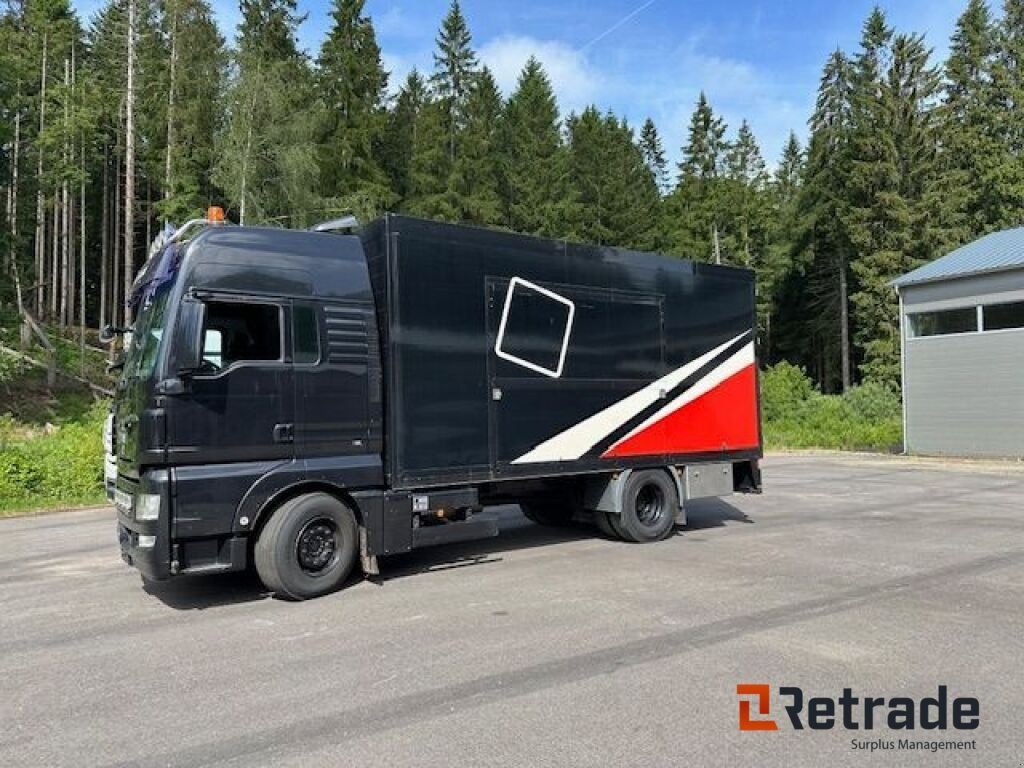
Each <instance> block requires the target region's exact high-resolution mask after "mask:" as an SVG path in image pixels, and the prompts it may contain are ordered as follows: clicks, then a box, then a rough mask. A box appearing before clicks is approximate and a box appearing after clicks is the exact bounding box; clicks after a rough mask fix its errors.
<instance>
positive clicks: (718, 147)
mask: <svg viewBox="0 0 1024 768" xmlns="http://www.w3.org/2000/svg"><path fill="white" fill-rule="evenodd" d="M725 129H726V127H725V122H724V121H723V120H722V118H720V117H717V116H716V115H715V113H714V110H713V109H712V108H711V105H710V104H709V102H708V100H707V97H706V96H705V95H704V93H703V92H702V93H701V94H700V97H699V98H698V100H697V106H696V108H695V109H694V112H693V115H692V116H691V118H690V125H689V129H688V131H687V141H686V145H685V146H684V147H683V159H682V161H681V162H680V163H679V182H678V184H677V185H676V188H675V190H674V191H673V193H672V195H671V197H670V199H669V200H668V202H667V204H666V209H667V216H668V218H669V222H670V224H669V228H670V230H671V238H672V244H673V248H674V250H676V251H677V252H678V253H681V254H682V255H683V256H686V257H687V258H693V259H700V260H707V261H712V260H714V259H715V258H716V253H717V254H718V255H721V248H722V235H723V233H722V231H721V227H722V221H721V218H722V217H721V215H720V214H721V208H722V205H723V198H724V194H725V185H724V184H723V183H722V171H723V167H724V162H725V151H726V147H727V145H726V141H725ZM716 238H717V246H716ZM716 248H717V251H716Z"/></svg>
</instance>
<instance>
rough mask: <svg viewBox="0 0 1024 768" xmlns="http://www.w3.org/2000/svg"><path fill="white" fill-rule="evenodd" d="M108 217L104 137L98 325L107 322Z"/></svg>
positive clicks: (108, 158)
mask: <svg viewBox="0 0 1024 768" xmlns="http://www.w3.org/2000/svg"><path fill="white" fill-rule="evenodd" d="M109 219H110V157H109V152H108V150H107V142H106V139H104V140H103V203H102V205H101V209H100V315H99V327H100V328H102V327H103V326H105V325H106V324H107V291H108V290H109V286H108V285H107V261H108V260H109V257H110V238H109V237H108V236H107V232H108V227H109V223H108V222H109Z"/></svg>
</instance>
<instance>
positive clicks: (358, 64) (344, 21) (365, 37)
mask: <svg viewBox="0 0 1024 768" xmlns="http://www.w3.org/2000/svg"><path fill="white" fill-rule="evenodd" d="M364 5H365V0H334V7H333V9H332V11H331V19H332V25H331V28H330V30H329V31H328V33H327V38H326V40H325V41H324V43H323V45H322V46H321V48H320V56H319V58H318V59H317V73H316V74H317V77H316V84H317V94H318V96H319V98H320V100H321V102H322V104H323V112H322V118H323V123H322V125H321V126H320V127H319V131H318V137H317V139H318V145H319V146H318V160H319V168H320V190H319V191H320V193H321V194H322V195H324V196H325V197H327V198H330V199H331V200H332V201H333V204H334V205H335V206H337V207H338V208H349V209H352V210H356V211H357V212H358V213H359V214H362V215H364V216H370V215H374V214H375V213H376V212H377V211H380V210H382V209H384V208H385V207H386V206H387V205H388V204H389V203H391V202H392V201H393V196H392V194H391V192H390V190H389V188H388V181H387V177H386V175H385V173H384V171H383V170H382V169H381V168H380V166H379V164H378V163H377V158H376V155H375V148H376V146H377V145H378V143H379V141H380V138H381V134H382V132H383V129H384V120H385V114H384V107H383V100H384V96H385V91H386V88H387V73H386V72H385V71H384V68H383V66H382V65H381V53H380V47H379V46H378V45H377V38H376V34H375V32H374V29H373V23H372V22H371V20H370V19H369V17H367V16H366V15H364V12H363V11H364Z"/></svg>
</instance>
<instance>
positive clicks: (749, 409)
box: [602, 365, 760, 458]
mask: <svg viewBox="0 0 1024 768" xmlns="http://www.w3.org/2000/svg"><path fill="white" fill-rule="evenodd" d="M759 442H760V441H759V439H758V431H757V375H756V371H755V370H754V366H753V365H749V366H747V367H746V368H744V369H743V370H741V371H739V372H738V373H735V374H733V375H732V376H730V377H729V378H728V379H726V380H725V381H723V382H722V383H721V384H719V385H718V386H717V387H715V388H714V389H712V390H711V391H709V392H705V393H704V394H703V395H701V396H700V397H698V398H697V399H696V400H693V401H692V402H689V403H687V404H686V405H684V406H682V407H681V408H679V410H676V411H673V412H672V413H669V414H667V415H666V416H665V417H664V418H662V419H660V420H659V421H656V422H655V423H654V424H651V425H650V426H649V427H647V428H646V429H644V430H643V431H641V432H638V433H637V434H635V435H633V436H632V437H631V438H629V439H628V440H625V441H624V442H622V443H619V444H618V445H617V446H615V447H613V448H610V449H608V450H607V451H606V452H605V453H604V454H602V458H615V457H623V456H650V455H657V454H661V453H703V452H707V451H723V450H730V451H735V450H738V449H742V448H756V447H757V446H758V444H759Z"/></svg>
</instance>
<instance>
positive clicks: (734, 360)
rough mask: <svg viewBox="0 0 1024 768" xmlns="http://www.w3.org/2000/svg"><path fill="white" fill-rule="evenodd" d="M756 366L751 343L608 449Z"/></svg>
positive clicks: (752, 343)
mask: <svg viewBox="0 0 1024 768" xmlns="http://www.w3.org/2000/svg"><path fill="white" fill-rule="evenodd" d="M753 364H754V342H750V343H749V344H747V345H745V346H744V347H743V348H742V349H739V350H737V351H736V353H735V354H733V355H731V356H730V357H729V358H728V359H727V360H726V361H725V362H723V363H722V364H721V365H720V366H718V367H717V368H715V369H714V370H713V371H711V373H709V374H708V375H707V376H705V377H704V378H703V379H701V380H700V381H698V382H697V383H696V384H694V385H693V386H692V387H690V388H689V389H688V390H686V391H685V392H683V394H681V395H680V396H679V397H677V398H676V399H675V400H673V401H672V402H671V403H669V404H668V405H666V406H665V407H664V408H662V409H660V410H659V411H658V412H657V413H655V414H654V415H653V416H651V417H649V418H647V419H645V420H644V421H643V423H641V424H640V425H638V426H637V427H634V428H633V429H632V430H630V432H629V434H627V435H626V436H625V437H623V438H621V439H619V440H617V441H615V443H614V444H613V445H612V446H611V447H610V448H609V449H608V450H609V451H613V450H615V448H617V447H618V446H620V445H622V444H623V443H624V442H626V441H627V440H629V438H631V437H633V435H636V434H639V433H640V432H643V431H644V430H645V429H647V428H648V427H649V426H651V425H652V424H654V423H656V422H658V421H661V420H662V419H663V418H665V417H666V416H668V415H669V414H670V413H673V412H675V411H678V410H679V409H680V408H682V407H683V406H684V405H686V404H688V403H692V402H693V401H694V400H696V399H697V398H698V397H700V396H701V395H706V394H707V393H708V392H710V391H711V390H712V389H714V388H715V387H717V386H718V385H719V384H721V383H722V382H723V381H725V380H726V379H728V378H730V377H731V376H735V375H736V374H737V373H739V372H740V371H742V370H743V369H744V368H748V367H749V366H751V365H753Z"/></svg>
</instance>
